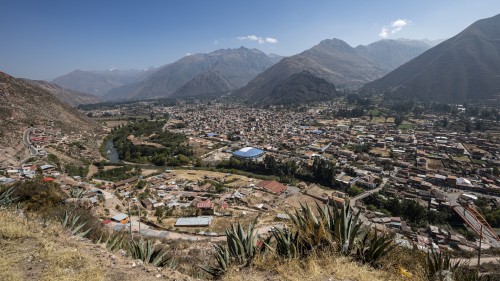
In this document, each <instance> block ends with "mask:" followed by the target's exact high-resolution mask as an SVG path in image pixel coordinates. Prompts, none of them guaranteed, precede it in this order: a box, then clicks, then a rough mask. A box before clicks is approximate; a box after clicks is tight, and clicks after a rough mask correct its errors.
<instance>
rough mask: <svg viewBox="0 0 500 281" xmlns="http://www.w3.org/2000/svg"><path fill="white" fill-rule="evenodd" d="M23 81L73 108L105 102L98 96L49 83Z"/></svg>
mask: <svg viewBox="0 0 500 281" xmlns="http://www.w3.org/2000/svg"><path fill="white" fill-rule="evenodd" d="M23 80H24V81H25V82H27V83H30V84H32V85H33V86H35V87H38V88H42V89H44V90H46V91H48V92H50V93H51V94H53V95H54V96H56V97H57V98H58V99H59V100H60V101H62V102H64V103H66V104H69V105H71V106H73V107H77V106H78V105H80V104H91V103H99V102H102V101H104V100H103V99H102V98H100V97H98V96H95V95H92V94H87V93H81V92H76V91H73V90H68V89H65V88H62V87H60V86H58V85H56V84H54V83H49V82H47V81H41V80H29V79H23Z"/></svg>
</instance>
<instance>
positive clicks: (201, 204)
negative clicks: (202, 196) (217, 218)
mask: <svg viewBox="0 0 500 281" xmlns="http://www.w3.org/2000/svg"><path fill="white" fill-rule="evenodd" d="M196 208H198V209H213V208H214V203H212V202H210V200H207V201H203V202H199V203H197V204H196Z"/></svg>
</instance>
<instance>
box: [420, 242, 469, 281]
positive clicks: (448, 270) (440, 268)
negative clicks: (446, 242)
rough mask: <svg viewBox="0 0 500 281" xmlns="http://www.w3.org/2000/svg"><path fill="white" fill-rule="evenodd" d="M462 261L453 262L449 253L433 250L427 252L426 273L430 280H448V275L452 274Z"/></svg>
mask: <svg viewBox="0 0 500 281" xmlns="http://www.w3.org/2000/svg"><path fill="white" fill-rule="evenodd" d="M461 263H462V262H461V261H457V262H452V261H451V258H450V255H448V254H447V253H441V252H435V251H434V250H432V251H431V252H429V253H428V254H427V267H426V268H425V270H426V275H427V278H428V280H429V281H435V280H439V281H443V280H446V278H447V275H452V274H453V273H454V272H455V271H457V269H458V268H459V266H460V264H461Z"/></svg>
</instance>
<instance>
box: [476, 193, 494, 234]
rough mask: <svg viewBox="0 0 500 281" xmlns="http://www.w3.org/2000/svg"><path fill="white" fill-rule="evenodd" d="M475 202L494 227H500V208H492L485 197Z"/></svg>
mask: <svg viewBox="0 0 500 281" xmlns="http://www.w3.org/2000/svg"><path fill="white" fill-rule="evenodd" d="M474 204H475V205H476V207H477V210H478V211H479V212H480V213H481V214H482V215H483V217H484V218H485V219H486V221H487V222H488V223H489V224H490V225H491V226H492V227H495V228H498V227H500V209H494V208H492V207H491V206H490V204H489V202H488V199H487V198H485V197H479V198H478V199H477V200H476V201H475V202H474Z"/></svg>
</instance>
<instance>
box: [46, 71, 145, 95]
mask: <svg viewBox="0 0 500 281" xmlns="http://www.w3.org/2000/svg"><path fill="white" fill-rule="evenodd" d="M153 71H154V69H149V70H120V69H113V70H109V71H85V70H75V71H72V72H70V73H68V74H65V75H62V76H59V77H57V78H56V79H54V80H52V82H53V83H55V84H57V85H59V86H61V87H63V88H66V89H70V90H73V91H77V92H82V93H89V94H93V95H96V96H103V95H104V94H106V93H107V92H108V91H109V90H111V89H113V88H116V87H120V86H122V85H125V84H128V83H132V82H135V81H137V80H140V79H141V78H142V77H143V76H145V75H147V74H149V73H151V72H153Z"/></svg>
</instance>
